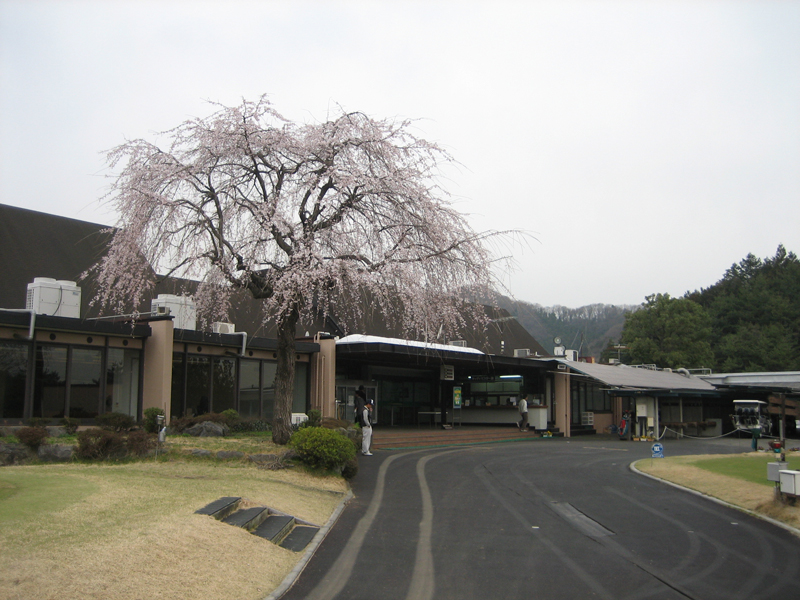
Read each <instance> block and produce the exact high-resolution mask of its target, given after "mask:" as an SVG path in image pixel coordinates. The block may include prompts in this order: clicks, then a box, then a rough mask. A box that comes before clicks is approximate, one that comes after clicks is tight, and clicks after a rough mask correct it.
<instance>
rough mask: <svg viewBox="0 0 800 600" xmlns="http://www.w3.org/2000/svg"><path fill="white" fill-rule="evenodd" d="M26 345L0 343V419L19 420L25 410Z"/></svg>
mask: <svg viewBox="0 0 800 600" xmlns="http://www.w3.org/2000/svg"><path fill="white" fill-rule="evenodd" d="M27 371H28V345H27V344H19V343H15V342H0V419H21V418H22V417H23V410H24V408H25V381H26V374H27Z"/></svg>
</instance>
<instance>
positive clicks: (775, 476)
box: [767, 461, 789, 483]
mask: <svg viewBox="0 0 800 600" xmlns="http://www.w3.org/2000/svg"><path fill="white" fill-rule="evenodd" d="M788 465H789V463H787V462H781V461H778V462H771V463H767V481H774V482H776V483H777V482H779V481H780V480H781V475H780V471H785V470H786V467H787V466H788Z"/></svg>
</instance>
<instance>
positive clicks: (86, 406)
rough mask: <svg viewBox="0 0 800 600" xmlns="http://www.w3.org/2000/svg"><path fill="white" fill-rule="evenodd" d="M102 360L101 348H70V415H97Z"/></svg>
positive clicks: (85, 417)
mask: <svg viewBox="0 0 800 600" xmlns="http://www.w3.org/2000/svg"><path fill="white" fill-rule="evenodd" d="M102 362H103V351H102V350H99V349H95V348H74V347H73V348H72V356H71V358H70V372H69V373H70V376H69V379H70V381H69V416H70V417H72V418H74V419H93V418H94V417H96V416H97V414H98V409H99V405H100V382H101V379H102V377H103V371H102ZM109 408H110V407H109ZM106 410H108V408H107V409H106Z"/></svg>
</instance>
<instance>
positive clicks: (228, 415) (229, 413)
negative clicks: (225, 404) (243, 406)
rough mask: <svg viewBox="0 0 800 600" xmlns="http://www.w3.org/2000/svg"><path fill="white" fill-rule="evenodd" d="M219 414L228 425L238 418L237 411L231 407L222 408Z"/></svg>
mask: <svg viewBox="0 0 800 600" xmlns="http://www.w3.org/2000/svg"><path fill="white" fill-rule="evenodd" d="M220 416H221V417H223V418H224V419H225V423H227V425H228V426H230V425H233V424H234V423H236V422H237V421H238V420H239V413H238V412H236V411H235V410H234V409H232V408H229V409H227V410H223V411H222V412H221V413H220Z"/></svg>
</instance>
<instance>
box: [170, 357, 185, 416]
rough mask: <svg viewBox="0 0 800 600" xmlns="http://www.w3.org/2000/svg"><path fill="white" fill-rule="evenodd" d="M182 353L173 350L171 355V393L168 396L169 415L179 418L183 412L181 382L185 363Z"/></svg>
mask: <svg viewBox="0 0 800 600" xmlns="http://www.w3.org/2000/svg"><path fill="white" fill-rule="evenodd" d="M183 358H184V357H183V353H181V352H175V353H173V355H172V393H171V398H170V415H171V416H172V418H173V419H179V418H181V417H183V416H185V414H184V408H183V407H184V397H183V382H184V379H185V378H184V374H185V369H186V365H185V364H184V362H183Z"/></svg>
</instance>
